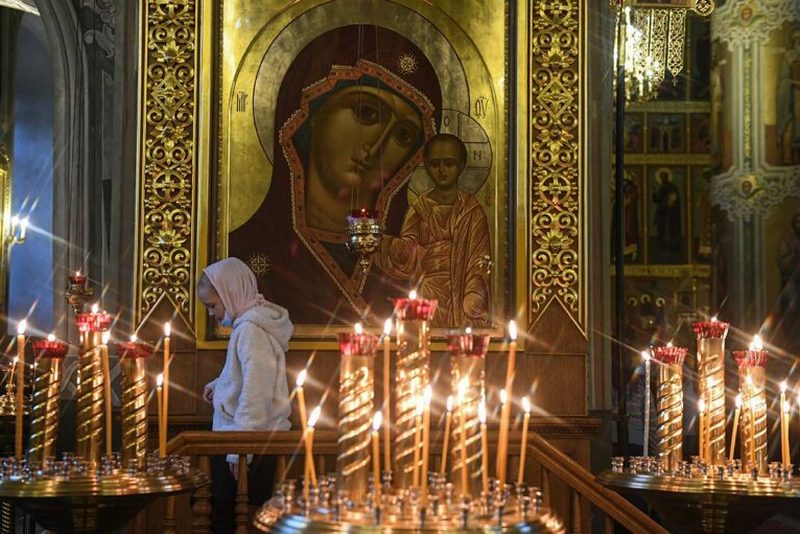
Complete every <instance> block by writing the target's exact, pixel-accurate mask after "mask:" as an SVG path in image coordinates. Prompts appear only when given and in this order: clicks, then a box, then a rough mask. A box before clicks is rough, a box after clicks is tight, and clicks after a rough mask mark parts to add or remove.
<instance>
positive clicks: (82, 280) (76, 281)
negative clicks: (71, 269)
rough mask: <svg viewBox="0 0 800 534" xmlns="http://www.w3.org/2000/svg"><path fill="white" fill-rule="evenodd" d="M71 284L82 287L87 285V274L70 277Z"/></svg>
mask: <svg viewBox="0 0 800 534" xmlns="http://www.w3.org/2000/svg"><path fill="white" fill-rule="evenodd" d="M69 283H70V284H72V285H73V286H82V285H85V284H86V275H85V274H72V275H70V276H69Z"/></svg>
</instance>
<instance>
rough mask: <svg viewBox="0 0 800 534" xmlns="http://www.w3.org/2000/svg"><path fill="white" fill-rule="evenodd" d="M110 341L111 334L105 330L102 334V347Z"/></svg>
mask: <svg viewBox="0 0 800 534" xmlns="http://www.w3.org/2000/svg"><path fill="white" fill-rule="evenodd" d="M109 339H111V332H109V331H108V330H106V331H105V332H103V345H108V340H109Z"/></svg>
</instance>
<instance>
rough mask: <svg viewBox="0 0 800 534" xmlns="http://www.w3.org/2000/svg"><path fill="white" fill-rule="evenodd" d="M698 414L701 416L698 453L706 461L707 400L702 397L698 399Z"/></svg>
mask: <svg viewBox="0 0 800 534" xmlns="http://www.w3.org/2000/svg"><path fill="white" fill-rule="evenodd" d="M697 414H698V416H699V418H700V424H699V425H698V427H699V429H698V432H697V434H698V439H699V444H698V455H699V456H700V460H702V461H705V459H706V443H705V438H706V400H705V399H700V400H699V401H697Z"/></svg>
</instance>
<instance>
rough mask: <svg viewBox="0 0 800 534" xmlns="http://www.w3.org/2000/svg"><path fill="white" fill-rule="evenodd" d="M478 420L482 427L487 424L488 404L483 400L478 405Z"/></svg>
mask: <svg viewBox="0 0 800 534" xmlns="http://www.w3.org/2000/svg"><path fill="white" fill-rule="evenodd" d="M478 419H479V420H480V422H481V424H482V425H485V424H486V403H485V402H484V401H483V400H481V403H480V404H479V405H478Z"/></svg>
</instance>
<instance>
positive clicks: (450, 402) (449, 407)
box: [447, 393, 800, 412]
mask: <svg viewBox="0 0 800 534" xmlns="http://www.w3.org/2000/svg"><path fill="white" fill-rule="evenodd" d="M797 399H798V402H800V393H798V395H797ZM447 411H448V412H452V411H453V396H452V395H448V396H447Z"/></svg>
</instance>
